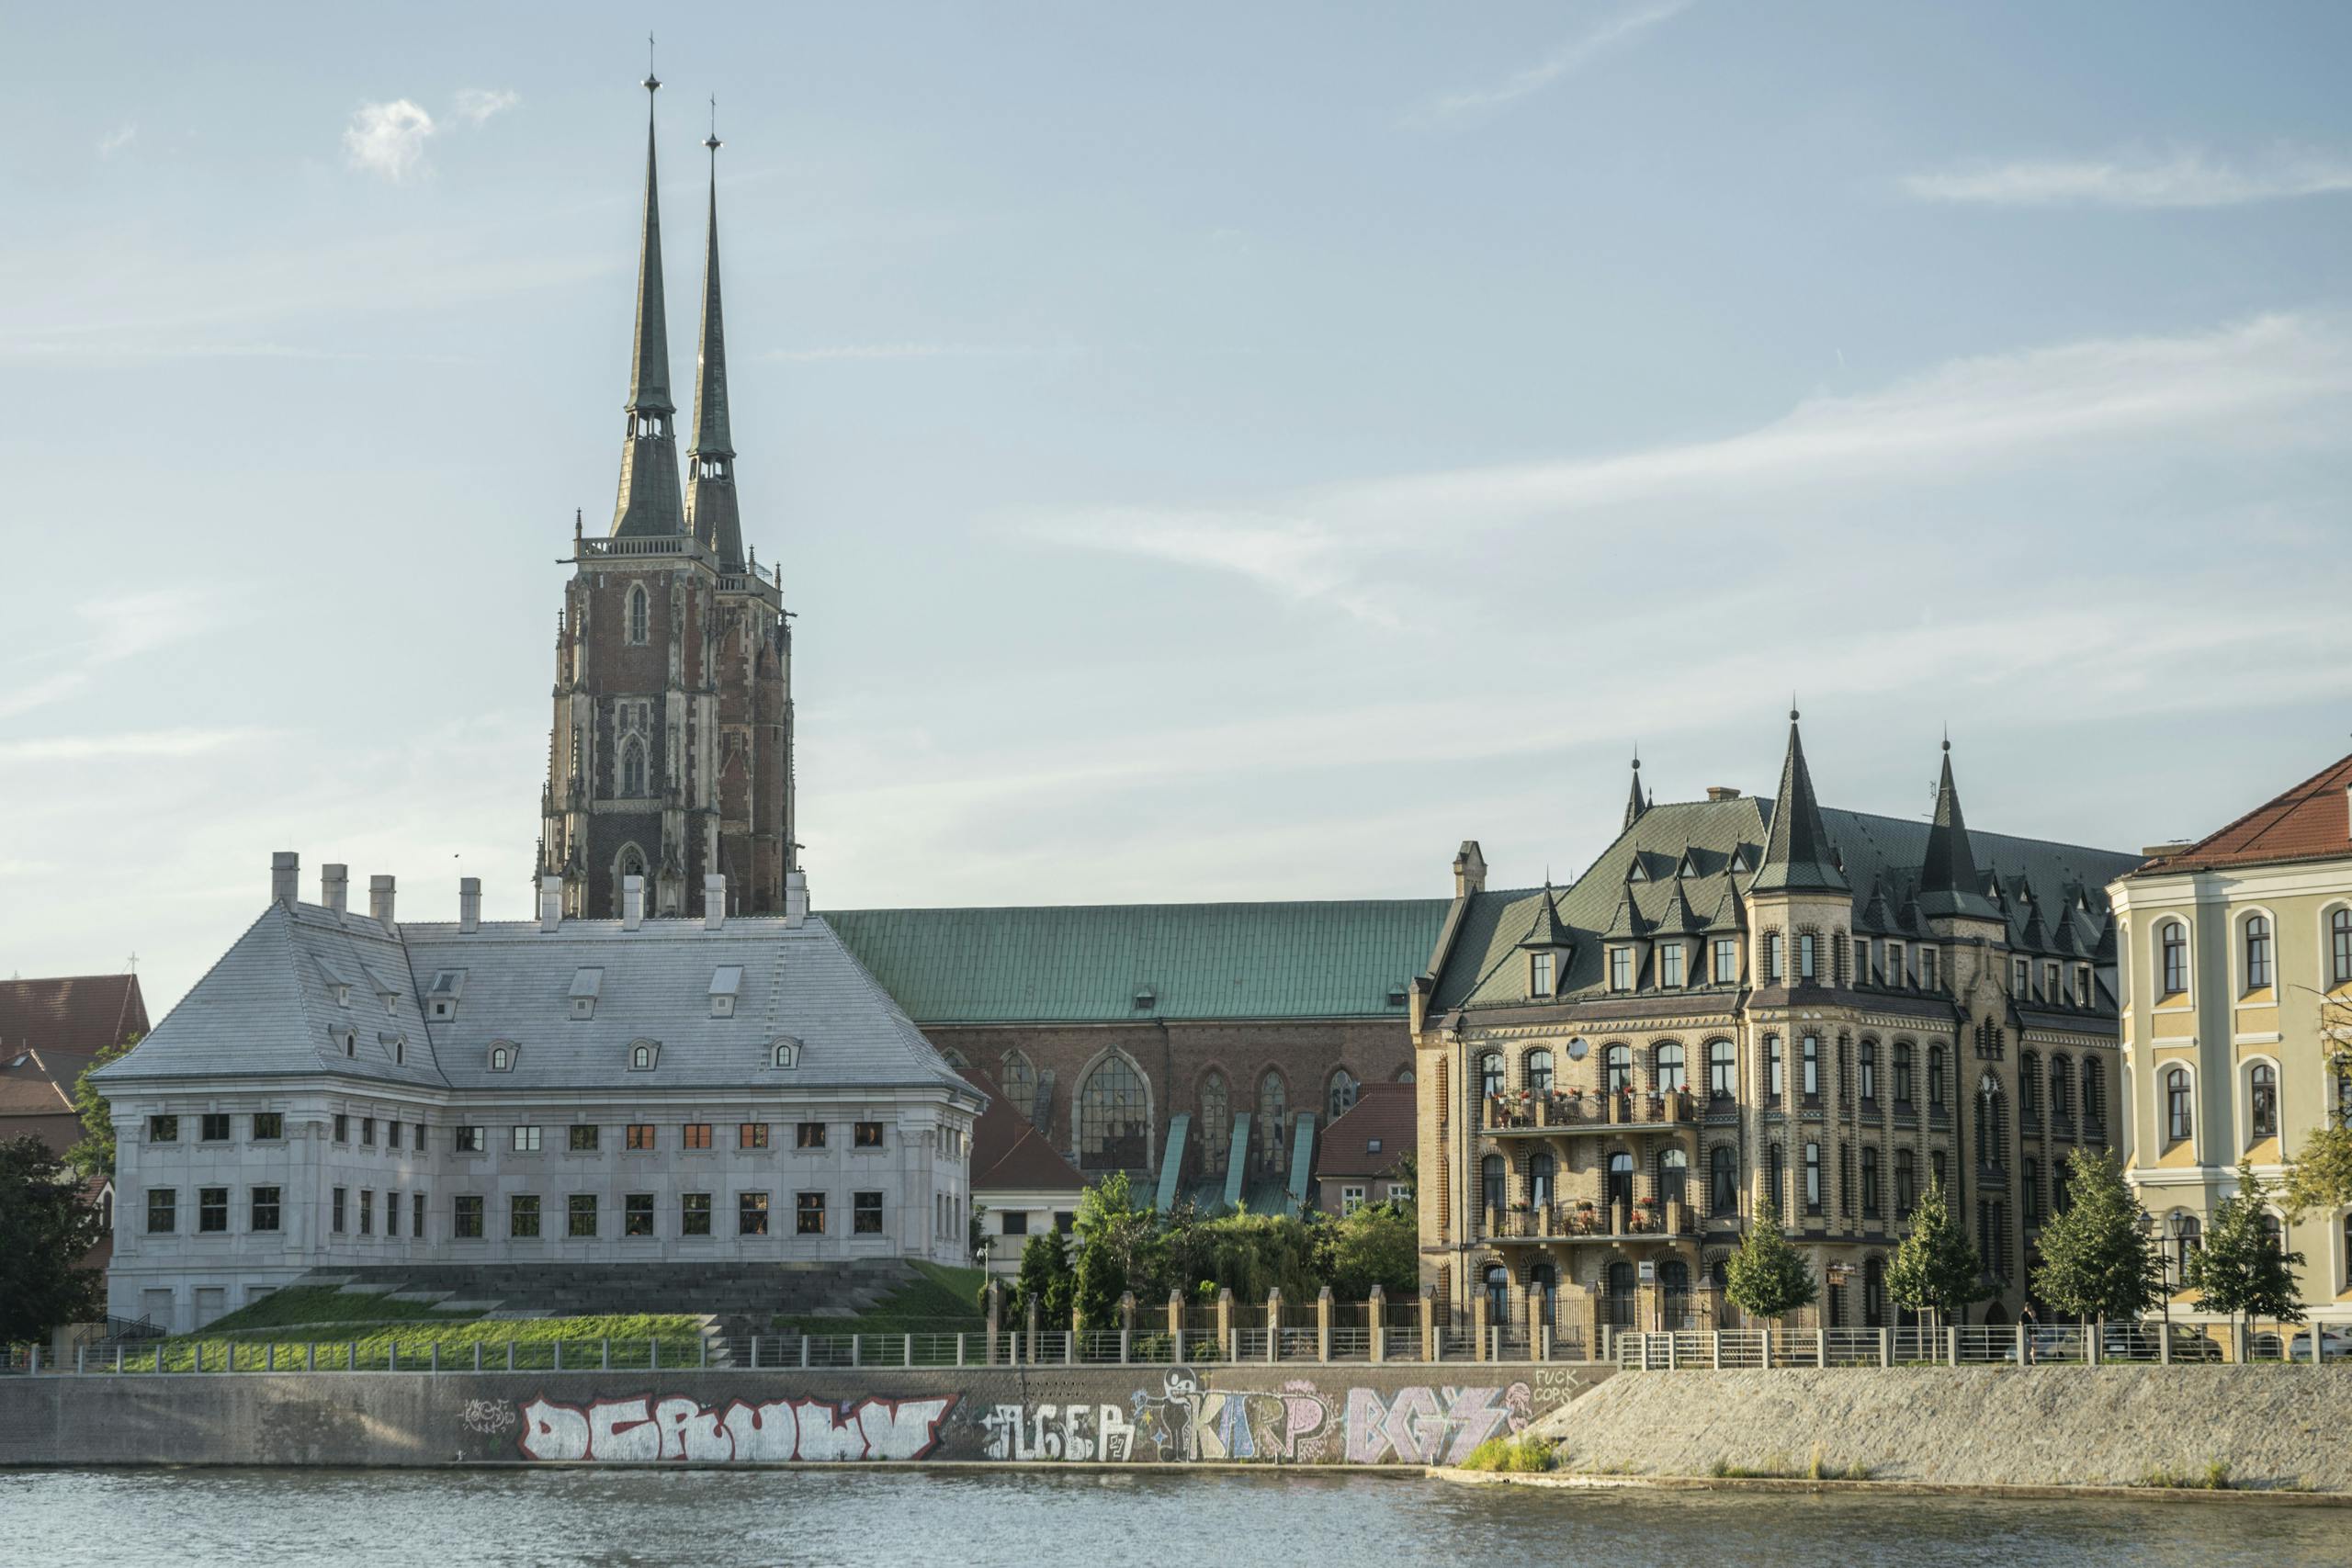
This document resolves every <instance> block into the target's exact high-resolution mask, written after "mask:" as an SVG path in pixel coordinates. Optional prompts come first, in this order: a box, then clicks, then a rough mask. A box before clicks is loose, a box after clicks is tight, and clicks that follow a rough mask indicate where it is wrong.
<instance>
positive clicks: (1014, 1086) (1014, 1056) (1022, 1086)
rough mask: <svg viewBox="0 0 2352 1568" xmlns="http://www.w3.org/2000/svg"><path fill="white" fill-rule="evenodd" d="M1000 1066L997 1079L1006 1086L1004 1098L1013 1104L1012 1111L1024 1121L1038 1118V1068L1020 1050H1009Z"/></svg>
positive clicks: (1033, 1120) (1032, 1120)
mask: <svg viewBox="0 0 2352 1568" xmlns="http://www.w3.org/2000/svg"><path fill="white" fill-rule="evenodd" d="M998 1066H1000V1067H1001V1068H1002V1071H1001V1072H999V1073H998V1074H997V1079H996V1081H997V1082H998V1083H1000V1084H1002V1085H1003V1086H1004V1098H1005V1100H1006V1101H1007V1102H1008V1103H1009V1104H1011V1105H1012V1113H1013V1114H1014V1115H1015V1116H1018V1117H1020V1118H1021V1119H1022V1120H1023V1122H1035V1120H1036V1119H1037V1069H1036V1068H1035V1067H1034V1066H1030V1063H1029V1058H1028V1056H1027V1055H1023V1053H1022V1052H1019V1051H1007V1052H1006V1053H1005V1054H1004V1059H1003V1061H1001V1063H999V1064H998Z"/></svg>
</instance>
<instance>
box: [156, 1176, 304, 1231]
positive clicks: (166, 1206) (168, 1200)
mask: <svg viewBox="0 0 2352 1568" xmlns="http://www.w3.org/2000/svg"><path fill="white" fill-rule="evenodd" d="M336 1191H337V1193H338V1194H339V1193H340V1192H341V1191H342V1189H341V1188H337V1189H336ZM179 1224H180V1195H179V1193H178V1191H177V1190H175V1189H173V1188H169V1187H151V1188H149V1189H148V1190H147V1234H148V1235H171V1233H172V1232H174V1231H175V1230H177V1229H178V1228H179ZM334 1228H335V1229H337V1230H341V1229H342V1228H343V1226H341V1225H340V1224H338V1225H336V1226H335V1227H334Z"/></svg>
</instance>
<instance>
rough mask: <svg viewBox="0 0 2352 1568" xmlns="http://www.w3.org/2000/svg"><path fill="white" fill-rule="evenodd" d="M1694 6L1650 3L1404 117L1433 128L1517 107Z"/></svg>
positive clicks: (1687, 1) (1682, 1) (1665, 0)
mask: <svg viewBox="0 0 2352 1568" xmlns="http://www.w3.org/2000/svg"><path fill="white" fill-rule="evenodd" d="M1691 4H1692V0H1651V3H1650V4H1648V5H1643V6H1635V7H1634V8H1633V9H1631V10H1627V11H1621V12H1619V13H1618V14H1617V15H1615V16H1613V17H1609V18H1608V19H1606V20H1604V21H1602V22H1600V24H1599V25H1597V26H1594V27H1590V28H1586V29H1585V31H1583V32H1582V33H1580V34H1578V35H1577V37H1575V38H1573V39H1569V40H1568V41H1567V42H1566V43H1565V44H1562V45H1561V46H1560V47H1559V48H1558V49H1556V50H1555V51H1552V52H1551V53H1550V54H1548V55H1546V56H1544V58H1543V59H1542V60H1540V61H1538V62H1535V63H1534V64H1532V65H1530V66H1528V67H1526V68H1525V69H1524V70H1521V71H1516V72H1513V73H1511V74H1510V75H1509V76H1506V77H1505V78H1503V80H1502V81H1500V82H1498V83H1497V84H1495V85H1493V86H1491V87H1477V88H1473V89H1472V90H1470V91H1469V92H1466V93H1449V94H1446V95H1445V96H1442V97H1437V98H1433V99H1431V100H1430V102H1428V103H1426V104H1423V105H1422V106H1420V107H1419V108H1417V109H1415V110H1413V112H1412V113H1410V114H1408V116H1406V121H1407V123H1408V124H1414V125H1435V124H1441V123H1443V122H1444V121H1447V120H1451V119H1456V118H1460V117H1462V116H1464V115H1467V114H1474V113H1477V112H1479V111H1482V110H1489V109H1499V108H1502V107H1504V106H1506V105H1509V104H1512V103H1516V102H1517V101H1518V100H1520V99H1521V98H1523V97H1526V96H1528V95H1530V94H1531V93H1540V92H1542V91H1543V90H1544V88H1546V87H1549V86H1551V85H1553V84H1554V83H1555V82H1557V81H1559V80H1560V79H1561V78H1563V77H1566V76H1569V75H1573V74H1574V73H1577V72H1578V71H1581V70H1583V69H1584V68H1585V67H1586V66H1587V65H1589V64H1590V63H1592V62H1593V61H1595V60H1596V59H1598V58H1600V56H1601V55H1603V54H1605V53H1607V52H1608V51H1610V50H1611V49H1614V48H1615V47H1617V46H1618V45H1619V44H1622V43H1625V42H1627V41H1629V40H1631V39H1634V38H1635V37H1637V36H1639V35H1640V34H1642V33H1644V32H1646V31H1648V30H1649V29H1650V28H1654V27H1656V26H1657V24H1658V23H1660V22H1663V21H1667V20H1669V19H1671V18H1672V17H1676V16H1679V15H1680V14H1681V13H1682V12H1684V11H1687V10H1689V9H1690V8H1691Z"/></svg>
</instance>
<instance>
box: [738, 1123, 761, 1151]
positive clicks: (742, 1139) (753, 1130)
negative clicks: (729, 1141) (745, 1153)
mask: <svg viewBox="0 0 2352 1568" xmlns="http://www.w3.org/2000/svg"><path fill="white" fill-rule="evenodd" d="M735 1146H736V1147H737V1148H739V1149H763V1148H766V1147H767V1146H768V1124H767V1123H766V1122H738V1123H736V1126H735Z"/></svg>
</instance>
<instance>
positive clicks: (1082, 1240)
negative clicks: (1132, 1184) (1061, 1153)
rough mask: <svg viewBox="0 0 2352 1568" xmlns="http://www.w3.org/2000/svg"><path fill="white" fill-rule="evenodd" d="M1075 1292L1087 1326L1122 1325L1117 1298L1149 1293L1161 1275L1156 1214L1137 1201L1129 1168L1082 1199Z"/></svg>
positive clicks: (1103, 1182)
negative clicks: (1120, 1323) (1159, 1274)
mask: <svg viewBox="0 0 2352 1568" xmlns="http://www.w3.org/2000/svg"><path fill="white" fill-rule="evenodd" d="M1077 1230H1078V1265H1077V1274H1078V1282H1077V1291H1078V1308H1079V1314H1080V1321H1081V1322H1082V1323H1083V1325H1085V1326H1086V1327H1088V1328H1114V1327H1116V1326H1117V1325H1118V1314H1119V1298H1120V1297H1121V1296H1123V1295H1125V1294H1126V1292H1128V1291H1130V1290H1133V1291H1135V1292H1136V1294H1137V1295H1138V1296H1142V1295H1145V1294H1147V1293H1148V1292H1149V1291H1150V1289H1151V1285H1152V1282H1153V1280H1154V1279H1155V1277H1156V1276H1157V1274H1158V1271H1159V1270H1158V1268H1157V1264H1158V1262H1159V1251H1160V1238H1159V1219H1158V1216H1156V1215H1155V1214H1153V1213H1152V1212H1151V1211H1150V1210H1148V1209H1138V1208H1136V1205H1135V1194H1134V1192H1133V1191H1132V1190H1130V1188H1129V1187H1128V1184H1127V1177H1126V1173H1125V1171H1119V1172H1115V1173H1114V1174H1113V1175H1110V1176H1106V1177H1104V1178H1103V1179H1102V1180H1100V1181H1098V1182H1096V1183H1095V1184H1094V1185H1093V1186H1091V1187H1090V1188H1088V1189H1087V1190H1086V1191H1085V1192H1084V1193H1083V1194H1082V1195H1081V1196H1080V1198H1079V1201H1078V1218H1077Z"/></svg>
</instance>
